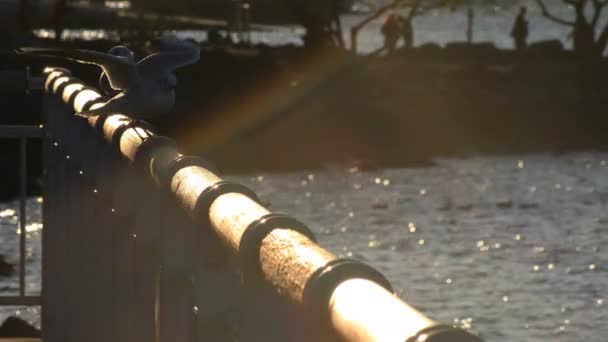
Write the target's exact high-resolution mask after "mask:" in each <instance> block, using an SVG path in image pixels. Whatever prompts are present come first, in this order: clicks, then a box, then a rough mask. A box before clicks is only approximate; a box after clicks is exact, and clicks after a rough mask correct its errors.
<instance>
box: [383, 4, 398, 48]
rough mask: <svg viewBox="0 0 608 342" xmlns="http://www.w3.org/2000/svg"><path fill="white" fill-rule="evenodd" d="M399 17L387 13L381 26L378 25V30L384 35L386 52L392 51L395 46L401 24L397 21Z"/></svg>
mask: <svg viewBox="0 0 608 342" xmlns="http://www.w3.org/2000/svg"><path fill="white" fill-rule="evenodd" d="M399 21H400V20H399V17H398V16H397V15H396V14H394V13H391V14H389V15H388V16H387V17H386V19H385V20H384V22H383V23H382V26H381V27H380V31H381V32H382V35H383V36H384V47H383V48H384V49H386V50H388V52H389V53H390V52H393V51H394V50H395V48H396V47H397V41H398V40H399V35H400V33H401V32H400V31H401V25H400V23H399Z"/></svg>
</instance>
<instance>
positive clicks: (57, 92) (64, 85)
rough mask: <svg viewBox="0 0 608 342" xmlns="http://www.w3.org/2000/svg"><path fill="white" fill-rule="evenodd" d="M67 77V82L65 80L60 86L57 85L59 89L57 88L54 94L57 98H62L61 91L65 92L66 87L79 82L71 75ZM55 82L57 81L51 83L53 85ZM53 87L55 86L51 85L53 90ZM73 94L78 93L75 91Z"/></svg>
mask: <svg viewBox="0 0 608 342" xmlns="http://www.w3.org/2000/svg"><path fill="white" fill-rule="evenodd" d="M61 77H64V76H61ZM67 77H68V80H67V81H66V82H63V83H61V84H60V85H59V87H57V91H55V94H56V95H57V96H59V97H62V96H63V91H64V90H65V88H66V87H67V86H69V85H70V84H74V83H77V82H78V81H80V80H79V79H77V78H75V77H72V76H71V75H67ZM56 81H57V79H55V80H54V81H53V83H55V82H56ZM54 87H55V85H54V84H53V88H54ZM75 93H78V92H77V91H76V92H75Z"/></svg>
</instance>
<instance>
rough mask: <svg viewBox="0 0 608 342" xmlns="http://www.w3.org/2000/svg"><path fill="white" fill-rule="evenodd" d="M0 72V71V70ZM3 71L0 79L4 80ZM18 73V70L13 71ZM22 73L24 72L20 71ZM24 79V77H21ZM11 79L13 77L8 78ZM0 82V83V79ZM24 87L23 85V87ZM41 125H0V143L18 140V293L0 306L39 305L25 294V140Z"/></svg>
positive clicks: (3, 299) (35, 136) (2, 299)
mask: <svg viewBox="0 0 608 342" xmlns="http://www.w3.org/2000/svg"><path fill="white" fill-rule="evenodd" d="M0 73H1V72H0ZM6 73H8V72H3V75H0V79H2V81H5V77H4V76H5V75H4V74H6ZM14 73H15V74H18V72H14ZM21 74H24V73H21ZM23 79H24V80H25V78H23ZM10 81H13V79H10ZM0 83H2V82H1V81H0ZM23 88H24V89H25V86H24V87H23ZM41 135H42V127H39V126H22V125H1V126H0V143H1V141H2V139H18V140H19V159H18V160H15V162H18V163H19V248H18V250H19V295H17V296H7V295H2V296H0V306H5V305H6V306H36V305H40V296H28V295H27V294H26V277H25V275H26V269H25V264H26V262H25V261H26V241H25V240H26V236H27V205H26V204H27V202H26V200H27V141H28V139H40V137H41Z"/></svg>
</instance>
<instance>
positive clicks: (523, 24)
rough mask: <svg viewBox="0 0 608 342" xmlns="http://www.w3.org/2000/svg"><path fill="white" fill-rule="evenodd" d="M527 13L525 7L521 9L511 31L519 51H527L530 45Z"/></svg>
mask: <svg viewBox="0 0 608 342" xmlns="http://www.w3.org/2000/svg"><path fill="white" fill-rule="evenodd" d="M526 12H527V9H526V7H525V6H522V7H521V8H520V9H519V14H518V15H517V17H516V18H515V22H514V23H513V29H512V30H511V37H513V42H514V43H515V49H516V50H517V51H521V50H523V49H525V48H526V47H527V45H528V42H527V40H528V20H527V19H526Z"/></svg>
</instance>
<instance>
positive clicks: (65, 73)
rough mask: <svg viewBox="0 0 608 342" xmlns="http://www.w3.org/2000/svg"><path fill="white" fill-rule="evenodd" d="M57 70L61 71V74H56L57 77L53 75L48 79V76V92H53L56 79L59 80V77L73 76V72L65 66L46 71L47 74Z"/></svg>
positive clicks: (46, 85) (46, 84)
mask: <svg viewBox="0 0 608 342" xmlns="http://www.w3.org/2000/svg"><path fill="white" fill-rule="evenodd" d="M55 71H59V72H60V73H59V75H56V76H55V77H53V78H51V79H48V78H47V79H46V81H45V90H46V91H47V92H48V93H53V88H54V86H55V82H56V81H57V80H58V79H59V78H61V77H65V76H68V77H71V76H72V73H71V72H70V71H69V70H68V69H64V68H55V67H54V68H53V69H52V70H49V71H48V72H47V73H45V74H50V73H52V72H55ZM62 73H63V75H62ZM46 77H48V76H46Z"/></svg>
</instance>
